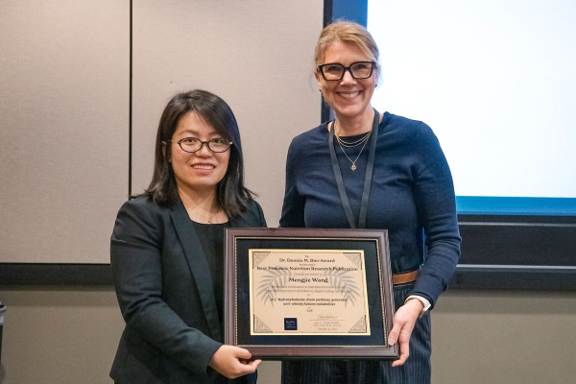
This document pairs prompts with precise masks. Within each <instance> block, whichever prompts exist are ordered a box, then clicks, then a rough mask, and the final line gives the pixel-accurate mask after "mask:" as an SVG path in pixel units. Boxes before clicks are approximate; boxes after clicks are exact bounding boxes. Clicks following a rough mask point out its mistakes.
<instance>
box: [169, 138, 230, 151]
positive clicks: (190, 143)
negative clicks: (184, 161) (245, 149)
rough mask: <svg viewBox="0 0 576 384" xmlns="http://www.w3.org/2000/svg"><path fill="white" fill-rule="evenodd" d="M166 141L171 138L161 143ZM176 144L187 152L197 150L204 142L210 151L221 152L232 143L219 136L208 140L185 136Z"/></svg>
mask: <svg viewBox="0 0 576 384" xmlns="http://www.w3.org/2000/svg"><path fill="white" fill-rule="evenodd" d="M167 141H172V140H165V141H163V143H166V142H167ZM176 144H178V145H179V146H180V148H182V150H183V151H184V152H187V153H194V152H198V151H199V150H201V149H202V147H203V146H204V144H206V146H207V147H208V149H209V150H211V151H212V152H214V153H222V152H226V151H227V150H228V148H230V146H231V145H232V144H234V143H233V142H231V141H230V140H227V139H223V138H220V137H218V138H215V139H212V140H208V141H202V140H200V139H197V138H195V137H185V138H183V139H180V140H178V141H177V142H176Z"/></svg>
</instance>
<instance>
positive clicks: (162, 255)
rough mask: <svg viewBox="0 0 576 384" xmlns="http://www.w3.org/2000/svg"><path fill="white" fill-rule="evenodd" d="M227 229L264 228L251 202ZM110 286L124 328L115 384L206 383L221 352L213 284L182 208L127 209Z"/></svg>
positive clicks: (142, 201)
mask: <svg viewBox="0 0 576 384" xmlns="http://www.w3.org/2000/svg"><path fill="white" fill-rule="evenodd" d="M230 226H231V227H263V226H266V221H265V219H264V214H263V213H262V209H261V207H260V205H259V204H258V203H256V202H253V203H252V204H251V205H250V206H249V208H248V210H247V211H246V212H245V213H244V214H243V215H242V216H241V217H240V218H238V219H236V220H231V221H230ZM110 263H111V267H112V273H113V276H114V286H115V288H116V295H117V297H118V303H119V304H120V310H121V312H122V316H123V317H124V320H125V322H126V327H125V329H124V332H123V333H122V337H121V339H120V343H119V346H118V350H117V352H116V357H115V359H114V363H113V365H112V369H111V372H110V377H112V379H114V380H115V381H116V382H119V383H139V384H140V383H187V384H189V383H205V382H207V381H208V375H211V376H213V375H214V374H215V372H214V371H213V370H212V369H211V368H209V367H208V363H209V362H210V359H211V358H212V355H213V354H214V352H216V350H217V349H218V348H219V347H220V346H221V345H222V342H223V335H222V330H221V329H220V319H219V318H218V310H217V308H216V300H215V297H214V289H213V284H212V278H211V275H210V270H209V267H208V262H207V259H206V255H205V254H204V251H203V248H202V245H201V243H200V240H199V238H198V236H197V234H196V232H195V230H194V226H193V224H192V222H191V220H190V218H189V216H188V213H187V212H186V209H185V208H184V205H183V204H182V202H181V201H178V203H177V204H176V205H175V206H174V207H163V206H160V205H158V204H156V203H155V202H154V201H153V200H152V199H150V198H147V197H139V198H136V199H134V200H131V201H128V202H126V203H124V205H123V206H122V208H120V211H119V212H118V217H117V219H116V224H115V226H114V231H113V233H112V237H111V245H110Z"/></svg>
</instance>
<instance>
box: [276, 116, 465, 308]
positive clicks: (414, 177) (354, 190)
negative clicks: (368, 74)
mask: <svg viewBox="0 0 576 384" xmlns="http://www.w3.org/2000/svg"><path fill="white" fill-rule="evenodd" d="M328 137H329V131H328V129H327V123H324V124H321V125H320V126H318V127H316V128H314V129H312V130H310V131H308V132H305V133H303V134H301V135H299V136H297V137H295V138H294V139H293V141H292V143H291V145H290V148H289V151H288V158H287V162H286V190H285V196H284V203H283V207H282V216H281V219H280V226H282V227H308V228H348V227H349V223H348V220H347V218H346V214H345V212H344V209H343V206H342V202H341V200H340V195H339V192H338V187H337V184H336V179H335V177H334V172H333V169H332V164H331V160H330V152H329V147H328V142H329V141H328ZM359 137H361V136H357V137H347V138H345V139H346V140H347V141H354V140H356V139H358V138H359ZM361 148H362V146H357V147H354V148H345V150H346V155H347V157H346V156H345V154H344V152H343V151H342V148H340V147H339V146H338V145H337V144H336V145H335V150H336V155H337V158H338V161H339V163H340V168H341V170H342V176H343V179H344V185H345V188H346V191H347V193H348V198H349V200H350V205H351V207H352V211H353V213H354V216H355V218H356V220H357V218H358V213H359V210H360V202H361V198H362V192H363V186H364V177H365V171H366V165H367V162H368V151H369V146H368V145H367V146H366V147H365V148H364V150H363V151H362V152H361V153H360V151H361ZM358 155H360V156H359V157H358V160H357V161H356V163H355V165H356V167H357V169H356V170H355V171H352V170H351V169H350V167H351V160H352V161H353V160H355V159H356V157H357V156H358ZM350 159H351V160H350ZM366 228H371V229H386V230H388V237H389V244H390V257H391V267H392V272H393V273H403V272H409V271H413V270H416V269H418V268H420V267H421V269H420V272H419V275H418V278H417V280H416V283H415V285H414V289H413V290H412V292H411V294H412V295H418V296H422V297H424V298H426V299H427V300H428V301H429V302H430V303H431V305H432V306H434V304H435V303H436V300H437V299H438V296H439V295H440V293H441V292H442V291H443V290H445V289H446V287H447V284H448V282H449V280H450V278H451V276H452V274H453V272H454V270H455V268H456V264H457V262H458V258H459V256H460V243H461V239H460V235H459V230H458V220H457V216H456V207H455V197H454V187H453V182H452V176H451V174H450V169H449V167H448V163H447V161H446V158H445V156H444V154H443V152H442V149H441V147H440V144H439V142H438V140H437V138H436V136H435V135H434V133H433V132H432V130H431V129H430V128H429V127H428V126H427V125H426V124H424V123H422V122H419V121H414V120H410V119H407V118H404V117H401V116H396V115H393V114H390V113H388V112H386V113H385V114H384V119H383V120H382V122H381V123H380V125H379V129H378V137H377V143H376V155H375V162H374V173H373V178H372V189H371V194H370V200H369V204H368V214H367V225H366Z"/></svg>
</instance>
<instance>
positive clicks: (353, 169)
mask: <svg viewBox="0 0 576 384" xmlns="http://www.w3.org/2000/svg"><path fill="white" fill-rule="evenodd" d="M332 129H335V128H334V123H332ZM334 134H336V131H334ZM371 134H372V131H370V132H368V133H367V134H366V135H365V136H364V137H363V138H362V139H361V141H360V142H362V140H364V145H363V146H362V149H360V152H358V156H356V159H354V161H352V159H351V158H350V157H349V156H348V154H347V153H346V151H345V150H344V147H343V146H342V143H341V141H340V139H339V138H338V135H336V141H338V145H339V146H340V149H341V150H342V152H343V153H344V156H346V158H347V159H348V160H349V161H350V162H351V163H352V166H350V169H351V170H352V172H354V171H355V170H356V168H357V167H356V162H357V161H358V159H359V158H360V155H361V154H362V151H363V150H364V147H366V143H367V142H368V139H369V138H370V135H371ZM359 144H360V143H358V144H356V145H354V147H356V146H357V145H359Z"/></svg>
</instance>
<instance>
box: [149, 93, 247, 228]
mask: <svg viewBox="0 0 576 384" xmlns="http://www.w3.org/2000/svg"><path fill="white" fill-rule="evenodd" d="M188 112H195V113H197V114H198V116H200V117H201V118H202V119H204V121H205V122H206V123H207V124H208V125H209V126H211V127H212V128H214V130H215V131H216V133H218V134H219V135H221V136H222V137H223V138H225V139H228V140H230V141H231V142H233V143H234V144H233V145H232V146H231V147H230V149H229V150H230V160H229V162H228V169H227V170H226V174H225V175H224V178H223V179H222V180H221V181H220V182H219V183H218V184H217V186H216V197H217V199H218V203H219V204H220V206H221V207H222V209H223V210H224V211H226V214H227V215H228V216H229V217H233V218H237V217H238V216H240V214H241V213H242V212H244V211H246V208H247V207H248V204H250V203H251V202H252V200H253V195H254V194H253V193H252V192H251V191H250V190H249V189H247V188H246V187H245V186H244V160H243V156H242V144H241V142H240V132H239V130H238V123H237V122H236V118H235V117H234V114H233V113H232V110H231V109H230V107H229V106H228V104H226V102H225V101H224V100H222V99H221V98H220V97H218V96H216V95H215V94H213V93H210V92H208V91H203V90H200V89H196V90H193V91H189V92H183V93H178V94H176V95H174V97H172V99H171V100H170V101H169V102H168V104H167V105H166V108H164V112H163V113H162V117H160V123H159V124H158V132H157V134H156V148H155V155H154V174H153V176H152V181H151V182H150V186H149V187H148V189H146V190H145V192H144V195H147V196H149V197H151V198H153V199H154V201H155V202H157V203H158V204H160V205H164V206H172V205H174V204H175V203H176V202H177V201H178V200H179V198H180V197H179V196H178V188H177V185H176V178H175V176H174V170H173V169H172V164H171V163H170V159H171V158H172V146H171V145H166V144H164V143H163V142H166V141H167V140H172V136H173V135H174V132H175V131H176V129H177V127H178V122H179V121H180V119H181V118H182V116H184V115H185V114H187V113H188Z"/></svg>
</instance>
